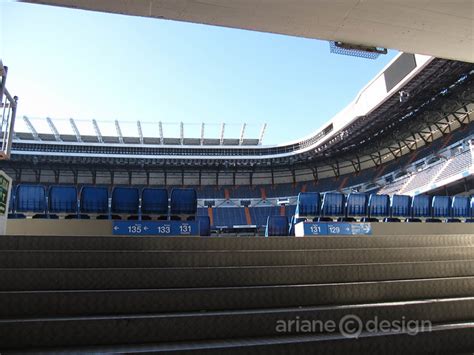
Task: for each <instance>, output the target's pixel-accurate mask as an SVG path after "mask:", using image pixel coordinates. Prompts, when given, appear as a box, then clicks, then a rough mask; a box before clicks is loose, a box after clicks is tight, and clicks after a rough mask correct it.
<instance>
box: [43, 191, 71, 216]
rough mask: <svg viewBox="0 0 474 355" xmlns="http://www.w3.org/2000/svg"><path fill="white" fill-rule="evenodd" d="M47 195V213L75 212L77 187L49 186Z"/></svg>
mask: <svg viewBox="0 0 474 355" xmlns="http://www.w3.org/2000/svg"><path fill="white" fill-rule="evenodd" d="M48 196H49V198H48V206H49V213H54V214H56V213H57V214H62V213H69V214H74V213H77V188H76V187H75V186H51V187H50V188H49V193H48Z"/></svg>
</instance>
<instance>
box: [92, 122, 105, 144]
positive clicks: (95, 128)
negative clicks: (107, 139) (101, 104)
mask: <svg viewBox="0 0 474 355" xmlns="http://www.w3.org/2000/svg"><path fill="white" fill-rule="evenodd" d="M92 126H94V131H95V135H96V136H97V140H98V141H99V143H104V139H103V138H102V133H101V132H100V129H99V125H98V124H97V121H96V120H92Z"/></svg>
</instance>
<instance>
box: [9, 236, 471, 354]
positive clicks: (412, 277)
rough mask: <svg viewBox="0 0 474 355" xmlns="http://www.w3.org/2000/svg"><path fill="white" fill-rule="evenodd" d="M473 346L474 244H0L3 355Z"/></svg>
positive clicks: (442, 240)
mask: <svg viewBox="0 0 474 355" xmlns="http://www.w3.org/2000/svg"><path fill="white" fill-rule="evenodd" d="M348 317H349V318H348ZM351 317H352V318H351ZM344 319H352V320H354V319H356V320H357V321H360V324H362V325H363V326H362V328H360V329H359V328H358V329H356V330H360V334H359V332H356V333H355V334H351V336H347V334H346V333H345V330H344V329H345V328H338V327H336V330H335V331H328V330H326V329H321V328H320V327H319V326H316V327H314V328H312V329H311V332H309V331H307V330H308V329H306V330H302V329H300V332H298V331H296V329H294V328H295V327H293V330H291V329H288V328H285V329H286V330H287V331H286V332H284V331H282V328H281V327H280V328H279V327H278V325H281V324H285V326H286V325H289V324H291V323H292V324H293V325H295V324H296V322H298V321H300V322H301V321H302V320H307V321H318V322H325V323H324V324H326V323H327V324H329V323H328V322H335V323H336V324H337V325H339V324H342V323H340V322H341V321H342V320H344ZM374 319H378V320H385V321H388V322H397V321H401V320H404V321H406V322H408V321H412V322H415V321H416V322H421V321H425V322H426V321H429V322H431V324H432V326H431V328H430V329H421V330H420V329H418V330H419V332H418V334H417V335H416V336H413V335H412V334H410V333H409V332H407V331H406V329H405V331H397V330H394V329H390V330H389V331H386V330H385V331H384V330H380V329H376V330H374V329H369V323H370V321H373V320H374ZM318 324H321V323H318ZM353 325H354V324H352V326H353ZM290 328H291V326H290ZM473 350H474V235H392V236H367V237H365V236H364V237H360V236H357V237H352V236H351V237H340V236H339V237H314V238H281V237H280V238H278V237H275V238H231V237H229V238H213V237H211V238H198V237H194V238H193V237H176V238H174V237H169V238H156V237H60V236H41V237H40V236H38V237H35V236H17V237H12V236H5V237H1V238H0V352H1V353H2V354H10V353H12V354H13V353H29V352H30V353H35V352H36V353H38V352H42V353H48V354H52V353H68V352H70V353H136V352H142V353H162V352H170V353H173V352H175V353H187V352H189V353H199V354H205V353H210V354H212V353H215V354H222V353H223V352H224V351H225V353H226V354H288V353H291V354H297V353H310V354H314V353H318V354H348V353H350V354H372V353H374V354H376V353H377V354H380V353H384V354H401V353H404V354H422V353H427V354H448V353H466V352H472V351H473Z"/></svg>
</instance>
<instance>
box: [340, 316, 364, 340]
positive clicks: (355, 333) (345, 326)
mask: <svg viewBox="0 0 474 355" xmlns="http://www.w3.org/2000/svg"><path fill="white" fill-rule="evenodd" d="M362 328H363V325H362V320H361V319H360V318H359V317H358V316H356V315H355V314H348V315H345V316H344V317H342V318H341V320H340V321H339V330H340V332H341V334H342V336H343V337H345V338H358V337H359V335H360V333H362Z"/></svg>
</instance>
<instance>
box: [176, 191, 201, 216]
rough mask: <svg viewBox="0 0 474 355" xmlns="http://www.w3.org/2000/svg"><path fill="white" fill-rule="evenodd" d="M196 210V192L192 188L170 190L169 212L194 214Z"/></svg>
mask: <svg viewBox="0 0 474 355" xmlns="http://www.w3.org/2000/svg"><path fill="white" fill-rule="evenodd" d="M196 211H197V193H196V190H194V189H173V190H171V202H170V214H171V215H180V214H185V215H195V214H196Z"/></svg>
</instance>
